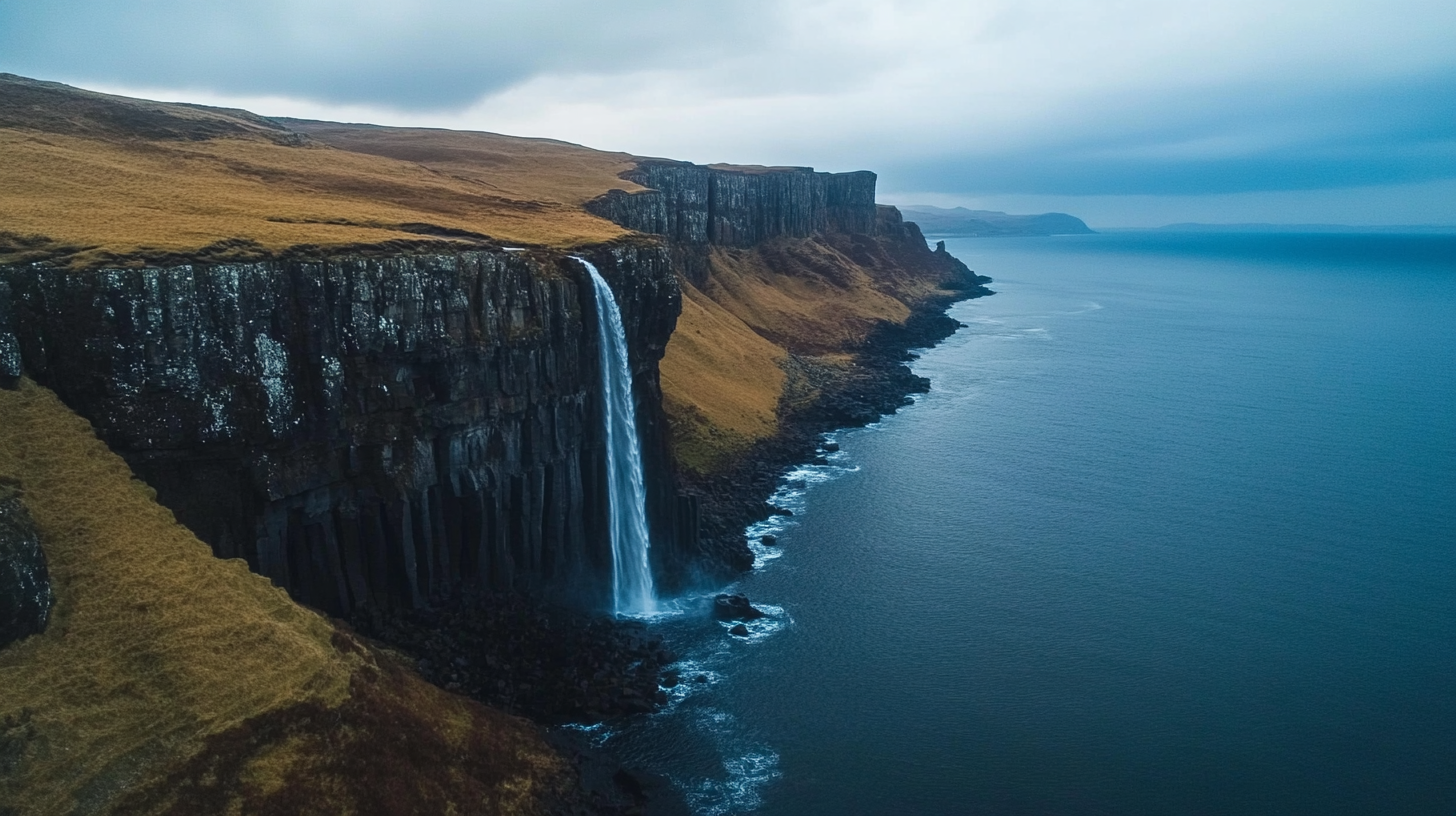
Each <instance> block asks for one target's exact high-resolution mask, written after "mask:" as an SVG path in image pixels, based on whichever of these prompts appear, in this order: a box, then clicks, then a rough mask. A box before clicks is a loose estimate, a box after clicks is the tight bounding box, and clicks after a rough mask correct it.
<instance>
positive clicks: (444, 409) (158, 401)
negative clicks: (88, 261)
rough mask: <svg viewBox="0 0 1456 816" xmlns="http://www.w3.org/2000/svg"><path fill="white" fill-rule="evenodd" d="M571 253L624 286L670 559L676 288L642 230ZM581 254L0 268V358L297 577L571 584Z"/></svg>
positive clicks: (414, 599)
mask: <svg viewBox="0 0 1456 816" xmlns="http://www.w3.org/2000/svg"><path fill="white" fill-rule="evenodd" d="M589 259H590V260H591V261H592V262H593V263H595V264H596V265H597V266H598V268H599V269H600V270H601V271H602V273H603V275H604V277H606V278H607V280H608V282H609V283H610V284H611V285H612V287H613V288H614V290H615V291H616V293H617V299H618V301H619V303H620V305H621V309H622V313H623V319H624V322H625V324H626V329H627V334H628V345H629V348H630V354H631V358H632V365H633V370H634V372H635V377H636V381H635V383H634V391H635V393H636V396H637V399H638V411H637V415H638V417H639V425H640V430H641V433H642V436H643V448H644V455H645V456H646V457H647V458H648V460H649V461H648V470H649V472H650V473H652V474H653V478H652V484H650V485H649V497H648V498H649V508H648V511H649V517H650V519H651V525H652V528H653V533H654V544H655V545H656V548H655V555H656V556H657V557H658V559H659V560H662V561H667V560H671V559H672V558H673V557H674V550H675V547H674V544H675V535H676V534H677V532H678V531H679V530H681V529H683V528H684V525H683V524H681V523H679V520H678V519H677V512H678V507H679V505H680V502H679V501H678V500H677V495H676V491H675V490H674V487H673V482H672V476H671V473H672V469H671V466H670V462H669V461H668V459H667V457H668V456H669V455H670V454H669V449H668V447H667V445H668V444H669V443H668V440H667V437H666V423H665V421H664V419H663V417H662V413H661V392H660V387H659V385H658V379H657V362H658V360H659V359H660V358H661V356H662V353H663V350H664V348H665V346H666V344H667V341H668V337H669V336H670V335H671V333H672V329H673V327H674V326H675V324H676V319H677V314H678V312H679V310H680V307H681V303H680V293H679V291H678V288H677V282H676V279H675V277H674V275H673V273H672V269H671V266H670V261H669V257H668V254H667V252H666V251H665V250H663V249H661V248H660V247H656V246H652V245H648V244H621V245H613V246H606V247H600V248H597V249H596V250H594V251H592V252H591V253H590V254H589ZM584 275H585V272H584V270H583V269H582V267H581V266H580V264H576V263H574V262H572V261H570V260H569V259H566V258H561V257H553V256H547V255H530V254H527V253H517V252H506V251H489V250H483V251H472V252H465V253H461V254H458V255H418V256H408V257H395V258H384V259H374V258H338V259H332V260H329V261H326V262H304V261H279V262H264V263H251V264H222V265H209V266H203V265H193V266H177V267H169V268H139V269H110V270H101V271H96V272H82V273H78V272H68V271H59V270H49V269H44V268H39V267H28V268H6V269H0V286H8V295H9V297H8V298H7V297H4V296H5V295H6V294H7V293H6V292H5V291H3V290H0V303H3V304H5V305H0V310H3V309H4V308H5V306H7V305H8V312H5V311H0V375H4V374H5V373H6V372H7V371H8V370H9V369H7V368H6V366H7V365H12V363H14V362H18V363H19V364H20V365H23V367H24V368H25V370H26V371H28V372H29V373H30V374H31V375H32V376H34V377H35V378H36V379H37V380H38V381H40V382H42V383H43V384H45V385H47V386H49V387H51V388H53V389H54V390H55V391H56V392H57V393H58V394H60V396H61V397H62V399H63V400H64V401H65V402H66V403H67V404H68V405H70V406H71V407H72V408H73V409H75V410H76V411H77V412H78V413H80V414H82V415H83V416H85V417H87V418H88V419H90V420H91V422H92V423H93V424H94V425H95V426H96V428H97V431H98V433H99V435H100V436H101V437H102V438H103V439H105V440H106V442H107V443H108V444H109V445H110V446H111V447H112V449H113V450H116V451H117V452H118V453H120V454H121V455H122V456H124V457H125V458H126V459H127V461H128V462H129V463H130V464H131V466H132V468H133V469H134V470H135V471H136V472H137V474H138V475H139V476H141V477H142V478H143V479H145V480H146V481H147V482H148V483H149V484H151V485H152V486H153V487H155V488H156V489H157V492H158V497H159V499H160V501H161V502H162V503H163V504H164V505H166V506H167V507H169V508H171V509H172V510H173V511H174V512H175V513H176V514H177V517H178V519H179V520H180V521H182V522H183V523H184V524H186V525H187V526H188V527H190V528H191V529H192V530H193V531H194V532H196V533H197V535H198V536H199V537H200V538H202V539H203V540H204V541H206V542H208V543H209V544H210V545H211V546H212V547H213V549H214V550H215V551H216V552H217V554H218V555H219V556H222V557H239V558H244V559H246V560H247V561H248V563H249V564H250V565H251V566H252V568H253V569H254V570H256V571H258V572H260V573H262V574H264V575H267V576H269V577H271V578H273V579H274V580H275V581H276V582H277V583H278V584H280V585H281V586H284V587H286V588H288V589H289V590H290V592H291V593H292V594H293V595H294V596H295V597H296V598H297V599H299V600H300V601H303V602H305V603H308V604H311V605H313V606H316V607H319V608H321V609H324V610H327V611H330V612H333V613H335V614H346V613H348V612H351V611H352V610H354V609H356V608H358V607H360V606H362V605H367V604H374V605H379V606H391V607H413V606H419V605H421V604H423V603H425V602H426V600H427V599H428V598H429V597H430V596H431V595H433V594H435V593H438V592H442V591H444V590H446V589H448V588H449V587H451V586H453V585H454V584H455V583H457V582H459V581H462V580H467V579H468V580H474V581H477V582H479V583H481V584H483V585H485V586H488V587H492V588H497V589H508V588H509V589H538V590H542V591H545V592H547V593H548V594H550V593H556V594H560V595H562V596H563V597H567V598H570V599H571V600H573V601H576V602H581V603H587V604H591V603H593V602H595V600H596V599H595V598H594V593H605V592H609V588H608V587H607V586H606V583H607V582H606V581H604V580H602V576H603V575H606V574H609V572H608V570H609V558H610V555H609V553H610V549H609V545H608V542H607V528H606V524H605V520H604V515H605V512H606V507H605V502H606V494H605V489H604V487H603V483H602V478H603V471H604V467H605V465H604V449H603V438H602V437H603V432H602V421H601V410H602V409H601V405H600V396H599V395H600V392H601V388H600V372H599V371H598V363H597V360H598V355H597V352H596V336H597V335H596V330H595V320H596V316H595V314H594V307H593V305H592V300H591V298H592V295H591V286H590V283H589V282H587V280H586V278H585V277H584ZM7 343H8V345H7ZM7 349H14V351H13V353H12V354H11V356H10V357H9V358H7V357H6V353H7V352H6V350H7ZM16 358H18V361H17V360H16ZM7 360H11V361H12V362H11V363H7ZM12 367H14V368H17V369H18V368H19V367H20V366H19V365H13V366H12ZM16 373H18V371H17V372H16Z"/></svg>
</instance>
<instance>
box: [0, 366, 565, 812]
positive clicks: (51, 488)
mask: <svg viewBox="0 0 1456 816" xmlns="http://www.w3.org/2000/svg"><path fill="white" fill-rule="evenodd" d="M0 478H4V479H5V480H6V481H8V482H12V483H14V482H18V483H19V484H20V486H21V488H22V489H23V491H24V495H23V501H24V503H25V505H26V508H27V509H28V510H29V512H30V514H31V516H32V517H33V518H34V520H35V524H36V527H37V529H38V531H39V533H40V536H41V541H42V546H43V547H44V549H45V552H46V557H47V559H48V561H49V568H50V575H51V578H52V581H53V584H54V589H55V593H56V606H55V608H54V610H53V613H52V617H51V622H50V625H49V627H48V628H47V630H46V631H45V632H44V633H42V634H40V635H36V636H33V637H30V638H27V639H26V640H23V641H20V642H18V643H16V644H12V645H11V646H9V647H6V648H5V649H3V650H0V689H3V694H0V748H4V749H5V750H4V752H3V753H5V754H6V755H7V757H8V760H7V761H9V762H12V763H13V764H12V765H11V767H10V769H9V770H8V772H7V773H6V774H5V775H4V776H0V802H3V803H4V804H6V805H9V806H10V807H12V808H16V809H17V812H19V813H24V814H37V815H40V814H63V813H71V812H73V811H77V812H87V813H107V812H113V807H120V808H121V810H120V811H117V812H127V813H162V812H172V813H184V812H189V809H190V808H191V809H192V810H191V812H204V811H198V810H195V808H193V805H191V804H188V803H189V802H193V803H198V802H204V801H206V802H216V803H221V804H223V805H225V806H226V807H225V808H223V809H219V810H215V811H213V810H211V809H209V810H208V811H207V812H228V810H232V811H233V812H239V809H240V808H241V810H242V811H247V812H260V811H259V810H257V809H253V808H251V807H250V806H245V805H246V803H249V802H253V801H255V800H256V801H263V800H264V799H267V798H268V797H269V796H271V797H273V798H274V799H276V800H277V801H280V802H287V801H294V802H300V803H307V802H315V800H316V798H317V797H319V796H326V795H328V792H329V791H331V790H334V789H338V790H340V791H343V790H347V789H356V791H374V792H376V793H379V794H380V795H384V793H387V792H390V791H393V795H394V796H396V798H398V799H399V801H401V802H407V801H408V800H409V797H410V796H419V795H424V794H422V793H420V792H419V791H418V790H416V789H415V788H411V787H410V786H411V785H415V783H414V782H411V781H410V779H411V778H413V777H415V776H419V777H420V779H421V780H425V781H421V782H420V783H419V784H420V785H425V784H428V785H430V786H433V788H432V790H433V791H434V792H433V793H432V794H431V795H430V796H429V797H428V798H427V800H422V801H430V802H436V801H439V802H446V801H450V802H455V803H456V804H457V805H459V806H460V811H461V812H493V811H495V810H500V811H501V812H517V811H518V810H521V809H523V808H526V809H529V808H527V806H528V805H529V804H530V803H531V802H532V801H534V798H535V797H536V796H537V794H539V793H540V792H541V790H542V789H543V786H545V785H547V784H548V783H549V782H550V780H551V779H554V778H556V777H557V776H559V774H560V767H559V762H558V761H557V760H555V759H554V757H553V756H552V755H551V754H550V752H549V751H548V750H547V749H546V748H545V746H544V744H543V743H541V741H540V738H539V737H538V736H536V735H535V734H534V732H533V731H531V730H530V729H529V728H528V727H527V726H526V725H525V724H523V723H520V722H518V721H516V720H514V719H513V718H508V717H506V716H505V715H501V714H497V713H495V712H490V711H488V710H486V709H483V708H482V707H480V706H478V705H476V704H474V703H471V702H469V701H467V700H464V699H462V698H458V697H454V696H453V695H448V694H446V693H445V692H443V691H440V690H439V689H436V688H434V687H432V686H429V685H427V684H425V683H424V682H423V681H421V680H419V678H418V677H416V676H414V675H412V674H410V673H408V672H406V671H404V670H402V669H400V668H399V667H398V666H395V665H393V664H392V662H391V661H390V660H389V659H387V658H385V657H383V656H382V655H380V654H379V653H377V652H375V651H374V650H372V649H369V648H366V647H363V646H362V645H360V644H359V643H358V642H357V641H355V640H354V639H353V638H351V637H349V636H348V635H346V634H344V633H342V632H340V631H338V630H337V629H336V628H335V627H334V625H332V624H331V623H330V622H329V621H328V620H326V619H324V618H323V617H321V616H319V615H318V614H316V613H314V612H312V611H309V610H307V609H304V608H302V607H300V606H298V605H297V604H295V603H293V602H292V601H291V600H290V599H289V598H288V596H287V595H286V594H285V593H284V592H283V591H282V590H280V589H278V588H277V587H275V586H273V584H272V583H271V582H269V581H268V580H267V579H266V578H263V577H260V576H258V575H254V574H252V573H250V572H249V571H248V569H247V566H246V565H245V564H244V563H243V562H242V561H237V560H231V561H222V560H219V559H217V558H215V557H213V555H212V553H211V551H210V550H209V549H208V548H207V546H206V545H204V544H202V543H201V542H200V541H198V540H197V538H196V537H194V536H193V535H192V534H191V533H190V532H189V531H188V530H186V529H185V528H183V527H182V526H181V525H179V524H177V522H176V521H175V519H174V518H173V517H172V514H171V512H170V511H168V510H166V509H164V508H162V507H161V506H160V505H158V504H157V503H156V502H155V500H154V496H155V494H154V493H153V492H152V491H151V489H150V488H148V487H146V486H145V485H144V484H142V483H141V482H139V481H137V480H136V479H134V478H133V477H132V474H131V472H130V470H129V469H128V468H127V466H126V464H125V463H124V462H123V461H122V460H121V459H120V458H119V457H117V456H116V455H115V454H113V453H111V452H110V451H109V450H107V448H106V446H105V445H104V444H102V443H101V442H100V441H99V440H98V439H96V437H95V436H94V435H93V433H92V431H91V428H90V426H89V425H88V424H87V422H86V421H85V420H84V419H81V418H80V417H78V416H76V415H75V414H73V413H72V412H71V411H69V410H68V409H67V408H66V407H65V406H64V405H62V404H61V403H60V401H59V400H58V399H56V397H55V395H54V394H52V393H51V392H49V391H47V390H45V389H43V388H40V387H39V386H36V385H34V384H33V383H31V382H29V381H28V380H26V381H22V386H21V389H20V390H19V391H5V390H0ZM395 729H398V730H397V731H396V730H395ZM331 746H332V747H338V748H341V749H342V748H348V749H349V750H347V751H342V753H340V754H339V755H338V756H330V755H328V754H327V753H323V754H319V753H318V752H320V751H327V749H329V748H330V747H331ZM472 751H473V752H474V753H472ZM361 752H362V753H361ZM370 752H373V753H370ZM481 752H485V753H483V754H482V753H481ZM368 757H377V758H378V759H376V760H373V761H372V764H371V761H370V760H368ZM452 763H453V764H452ZM482 763H483V764H482ZM416 764H425V765H432V764H433V765H439V767H438V768H437V769H436V770H434V771H432V772H430V773H425V772H424V770H423V769H419V770H420V773H412V772H413V771H415V770H417V769H416V768H415V765H416ZM482 767H484V768H486V769H487V770H489V769H490V768H495V770H491V771H490V774H494V776H491V775H489V774H483V772H481V768H482ZM391 768H393V771H392V772H391V770H390V769H391ZM357 775H365V776H369V777H370V779H369V780H359V779H355V778H353V777H354V776H357ZM442 779H443V780H444V781H441V780H442ZM451 779H455V780H456V782H450V781H449V780H451ZM239 780H243V781H239ZM247 780H251V781H247ZM198 791H203V792H206V793H208V794H209V795H210V796H211V798H208V797H205V796H202V795H201V794H199V793H198ZM513 791H514V793H513ZM123 796H130V797H132V798H131V799H130V800H129V804H127V805H126V806H125V807H122V806H120V805H118V804H117V802H118V801H119V797H123ZM189 796H191V798H190V799H189V798H188V797H189ZM461 796H465V797H466V798H465V799H461V798H460V797H461ZM279 797H283V798H279ZM355 798H356V797H355V795H354V794H351V795H350V796H345V797H343V798H341V799H340V800H339V801H340V803H345V802H347V801H354V800H355ZM508 800H509V801H508ZM485 802H490V803H493V804H492V805H491V809H490V810H483V809H472V808H479V806H481V804H482V803H485ZM508 805H509V806H508ZM300 807H301V805H300ZM346 811H347V808H345V807H343V806H342V804H341V805H340V806H338V807H334V806H333V805H330V806H329V808H326V809H322V810H321V809H319V808H317V807H315V806H310V807H309V808H307V809H304V810H299V809H294V810H291V811H290V812H335V813H338V812H346ZM279 812H282V811H279ZM370 812H389V813H404V812H410V811H409V810H408V809H407V808H406V809H403V810H401V809H393V810H372V811H370ZM438 812H446V811H445V810H439V811H438Z"/></svg>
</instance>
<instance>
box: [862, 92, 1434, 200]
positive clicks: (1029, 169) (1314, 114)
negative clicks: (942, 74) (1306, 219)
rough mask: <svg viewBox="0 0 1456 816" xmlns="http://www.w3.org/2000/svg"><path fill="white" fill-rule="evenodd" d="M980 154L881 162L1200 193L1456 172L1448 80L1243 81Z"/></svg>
mask: <svg viewBox="0 0 1456 816" xmlns="http://www.w3.org/2000/svg"><path fill="white" fill-rule="evenodd" d="M1096 107H1097V108H1098V109H1099V111H1095V112H1094V111H1092V110H1078V111H1075V112H1072V113H1071V114H1070V116H1069V117H1068V118H1067V119H1066V120H1065V122H1064V123H1063V124H1064V125H1065V126H1064V127H1061V128H1049V129H1048V131H1049V132H1050V133H1052V134H1054V135H1053V136H1044V137H1043V138H1041V139H1038V140H1035V141H1031V142H1029V143H1027V144H1025V145H1023V146H1020V147H1018V148H1015V149H1010V150H1004V151H997V152H995V153H991V154H985V153H969V152H962V153H958V152H954V151H942V152H939V153H938V154H936V155H933V156H918V157H908V158H906V159H903V160H896V161H891V162H889V163H887V165H886V166H884V167H883V172H882V177H884V178H885V180H886V182H887V183H889V184H891V185H893V186H894V187H895V188H896V189H902V190H936V191H942V192H958V193H966V194H1032V195H1075V196H1086V195H1206V194H1226V193H1243V192H1254V191H1272V190H1317V189H1333V188H1345V187H1356V186H1368V185H1382V184H1407V183H1414V182H1424V181H1432V180H1439V179H1449V178H1456V72H1452V71H1442V72H1436V73H1428V74H1424V75H1420V76H1416V77H1406V78H1401V79H1399V80H1392V81H1386V82H1382V83H1375V84H1370V85H1366V86H1362V87H1324V86H1318V85H1316V86H1314V87H1270V86H1248V85H1246V86H1241V87H1228V88H1222V89H1200V90H1199V91H1198V92H1187V91H1183V92H1179V93H1177V94H1174V95H1165V96H1162V97H1150V98H1142V99H1118V100H1108V99H1101V100H1097V105H1096Z"/></svg>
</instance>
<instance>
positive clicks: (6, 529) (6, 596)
mask: <svg viewBox="0 0 1456 816" xmlns="http://www.w3.org/2000/svg"><path fill="white" fill-rule="evenodd" d="M54 602H55V596H54V594H53V593H52V591H51V581H50V574H49V572H48V571H47V570H46V558H45V551H44V550H42V549H41V546H40V537H39V535H38V534H37V533H36V531H35V525H34V524H33V523H32V522H31V520H30V514H29V513H28V512H26V510H25V505H24V504H22V503H21V501H20V491H19V490H17V489H16V488H15V486H14V485H10V484H7V483H6V482H4V481H0V649H3V648H5V647H6V646H8V645H10V644H11V643H13V642H15V641H17V640H19V639H21V638H23V637H29V636H30V635H34V634H38V633H40V632H43V631H45V628H46V622H47V621H49V619H50V614H51V605H52V604H53V603H54Z"/></svg>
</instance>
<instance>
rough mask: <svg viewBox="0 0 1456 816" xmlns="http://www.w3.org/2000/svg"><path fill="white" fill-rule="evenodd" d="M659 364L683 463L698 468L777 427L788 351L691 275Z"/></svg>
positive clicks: (708, 466)
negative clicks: (699, 287) (696, 283)
mask: <svg viewBox="0 0 1456 816" xmlns="http://www.w3.org/2000/svg"><path fill="white" fill-rule="evenodd" d="M681 284H682V290H683V308H682V315H681V316H680V317H679V318H678V321H677V329H676V330H675V331H674V332H673V334H672V340H671V341H670V342H669V343H668V346H667V354H666V355H665V356H664V357H663V359H662V363H661V367H660V368H661V372H662V390H663V399H664V408H665V409H666V410H667V414H668V417H669V420H670V421H671V423H672V430H673V438H674V450H675V453H676V455H677V460H678V462H679V464H681V465H683V466H685V467H688V468H691V469H693V470H696V471H699V472H705V471H708V470H711V469H712V468H713V467H714V466H715V465H716V464H717V463H718V462H720V461H722V460H724V459H726V458H728V457H731V456H733V455H735V454H737V453H740V452H742V451H743V450H744V449H745V448H747V447H748V445H750V444H751V443H752V442H753V441H754V440H757V439H762V438H764V437H767V436H770V435H772V434H773V433H774V431H775V430H777V428H778V420H777V418H776V415H775V411H776V410H777V408H778V401H779V395H780V394H781V393H782V392H783V387H784V372H783V370H782V369H781V368H780V367H779V364H780V362H781V361H782V360H783V359H784V357H785V356H786V354H785V352H784V350H783V349H782V348H780V347H778V346H775V345H774V344H773V343H770V342H769V341H767V340H765V339H764V338H762V337H760V336H759V335H758V334H756V333H755V332H754V331H753V329H751V328H750V327H749V326H748V325H747V324H746V323H744V322H743V321H742V320H740V319H738V318H737V317H736V316H734V315H733V314H732V313H731V312H729V311H728V310H726V309H724V308H723V307H722V306H720V305H718V304H717V303H715V302H713V301H712V300H711V299H710V298H708V297H707V296H706V295H704V294H703V293H702V292H699V291H698V290H697V288H696V287H694V286H693V285H692V284H691V283H688V282H687V281H685V280H684V281H681Z"/></svg>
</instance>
